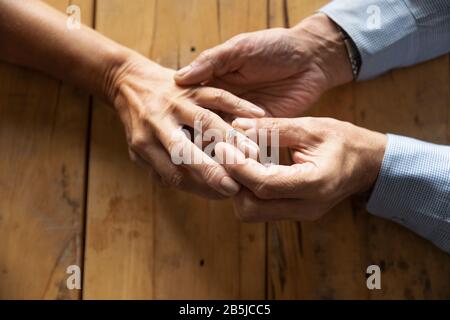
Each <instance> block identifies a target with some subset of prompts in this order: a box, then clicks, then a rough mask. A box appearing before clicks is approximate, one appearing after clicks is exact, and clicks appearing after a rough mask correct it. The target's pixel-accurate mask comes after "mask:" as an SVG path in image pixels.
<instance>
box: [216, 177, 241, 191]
mask: <svg viewBox="0 0 450 320" xmlns="http://www.w3.org/2000/svg"><path fill="white" fill-rule="evenodd" d="M220 186H221V187H222V189H223V191H224V195H225V196H233V195H235V194H236V193H238V192H239V189H240V187H239V185H238V184H237V183H236V182H234V180H233V179H231V178H230V177H223V178H222V180H221V181H220Z"/></svg>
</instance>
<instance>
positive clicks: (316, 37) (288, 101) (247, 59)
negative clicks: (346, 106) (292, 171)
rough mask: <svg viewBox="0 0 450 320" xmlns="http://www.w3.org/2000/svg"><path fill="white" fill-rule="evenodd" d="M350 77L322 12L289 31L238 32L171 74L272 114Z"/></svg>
mask: <svg viewBox="0 0 450 320" xmlns="http://www.w3.org/2000/svg"><path fill="white" fill-rule="evenodd" d="M352 79H353V76H352V71H351V65H350V62H349V59H348V55H347V50H346V47H345V43H344V41H343V40H342V36H341V34H340V31H339V30H338V28H337V27H336V26H335V25H334V23H333V22H332V21H331V20H330V19H329V18H328V17H327V16H326V15H324V14H316V15H314V16H311V17H309V18H307V19H305V20H304V21H302V22H301V23H300V24H299V25H298V26H295V27H294V28H291V29H282V28H279V29H269V30H263V31H258V32H252V33H246V34H241V35H238V36H236V37H234V38H232V39H230V40H228V41H227V42H225V43H224V44H221V45H219V46H217V47H215V48H212V49H209V50H206V51H205V52H203V53H202V54H201V55H200V56H199V57H198V58H197V59H196V60H194V61H193V62H192V63H191V64H190V65H189V66H187V67H185V68H183V69H181V70H180V71H178V72H177V73H176V75H175V80H176V81H177V83H178V84H180V85H192V84H201V83H205V82H207V83H209V84H210V85H213V86H217V87H220V88H223V89H225V90H228V91H231V92H233V93H235V94H237V95H239V96H240V97H242V98H244V99H246V100H248V101H251V102H253V103H255V104H256V105H259V106H261V107H263V108H264V109H265V110H266V111H267V113H268V114H270V115H272V116H274V117H295V116H299V115H300V114H302V113H303V112H304V111H305V110H306V109H307V108H309V107H310V106H311V105H312V104H313V102H315V101H316V100H317V99H318V98H319V97H320V95H321V94H322V93H323V92H324V91H326V90H328V89H330V88H332V87H335V86H337V85H340V84H343V83H346V82H349V81H351V80H352Z"/></svg>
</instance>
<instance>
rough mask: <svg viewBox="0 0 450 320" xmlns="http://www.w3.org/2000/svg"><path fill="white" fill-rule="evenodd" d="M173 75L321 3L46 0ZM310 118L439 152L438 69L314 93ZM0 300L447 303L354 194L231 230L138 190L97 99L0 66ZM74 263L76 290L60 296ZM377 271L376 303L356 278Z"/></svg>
mask: <svg viewBox="0 0 450 320" xmlns="http://www.w3.org/2000/svg"><path fill="white" fill-rule="evenodd" d="M47 2H48V3H50V4H51V5H53V6H55V7H57V8H58V9H60V10H61V11H65V9H66V7H67V6H68V5H69V4H77V5H79V6H80V8H81V9H82V20H83V23H85V24H87V25H91V26H93V27H95V28H96V29H97V30H98V31H99V32H101V33H103V34H105V35H107V36H108V37H110V38H112V39H114V40H115V41H118V42H120V43H122V44H124V45H126V46H128V47H131V48H133V49H135V50H137V51H139V52H140V53H141V54H143V55H145V56H147V57H149V58H151V59H153V60H154V61H156V62H158V63H160V64H162V65H164V66H166V67H170V68H173V69H177V68H179V67H182V66H184V65H186V64H188V63H189V62H190V61H191V60H192V59H194V58H195V57H196V56H197V55H198V54H199V53H200V52H201V51H203V50H204V49H207V48H209V47H212V46H214V45H216V44H219V43H221V42H223V41H225V40H227V39H228V38H230V37H232V36H233V35H236V34H239V33H242V32H248V31H253V30H259V29H265V28H268V27H289V26H293V25H295V24H296V23H298V21H300V20H301V19H303V18H305V17H307V16H308V15H310V14H312V13H313V12H314V11H315V10H317V9H318V8H320V7H321V6H322V5H324V4H325V3H326V2H327V1H326V0H129V1H125V0H77V1H69V0H52V1H47ZM311 114H312V115H314V116H330V117H335V118H339V119H342V120H346V121H350V122H354V123H356V124H358V125H361V126H364V127H367V128H370V129H373V130H378V131H381V132H393V133H399V134H403V135H409V136H413V137H417V138H420V139H424V140H427V141H432V142H437V143H442V144H449V143H450V61H449V57H448V56H445V57H441V58H439V59H435V60H433V61H430V62H428V63H424V64H421V65H418V66H415V67H412V68H408V69H402V70H397V71H394V72H391V73H388V74H386V75H384V76H382V77H379V78H377V79H376V80H372V81H368V82H364V83H358V84H350V85H346V86H342V87H339V88H336V89H334V90H332V91H331V92H328V93H327V94H325V95H324V96H323V97H322V99H321V100H320V101H319V102H318V103H317V105H316V106H315V107H314V108H313V110H312V112H311ZM0 152H1V157H0V299H11V298H19V299H82V298H83V299H109V298H114V299H166V298H167V299H169V298H172V299H183V298H184V299H264V298H269V299H350V298H353V299H381V298H387V299H403V298H406V299H419V298H426V299H429V298H441V299H442V298H445V299H450V255H448V254H445V253H443V252H442V251H439V250H438V249H437V248H435V247H434V246H433V245H431V244H430V243H429V242H427V241H426V240H423V239H421V238H419V237H418V236H416V235H414V234H413V233H412V232H410V231H408V230H406V229H404V228H402V227H400V226H398V225H396V224H394V223H392V222H389V221H384V220H382V219H379V218H376V217H373V216H371V215H369V214H368V213H367V212H366V211H365V204H364V199H362V198H361V197H359V196H354V197H352V198H351V199H347V200H345V201H343V202H342V203H341V204H339V205H338V206H337V207H336V208H334V209H333V210H332V212H331V213H330V214H329V215H327V216H326V217H325V218H323V219H322V220H320V221H319V222H315V223H303V222H277V223H271V224H267V225H266V224H243V223H241V222H239V221H238V220H237V219H236V218H235V216H234V213H233V208H232V204H231V202H230V201H221V202H215V201H207V200H203V199H201V198H198V197H195V196H192V195H189V194H186V193H182V192H178V191H174V190H171V189H165V188H161V187H159V186H157V185H156V184H153V183H152V181H151V179H150V177H148V176H147V175H146V174H145V172H143V171H142V170H141V169H140V168H138V167H135V165H133V164H132V163H131V161H130V160H129V158H128V151H127V145H126V141H125V137H124V133H123V129H122V126H121V124H120V122H119V120H118V118H117V117H116V115H115V114H114V112H113V111H112V110H111V108H110V107H109V106H107V105H105V104H104V103H102V102H101V101H98V100H97V99H90V98H89V97H88V96H87V95H86V94H84V93H81V92H79V91H78V90H76V89H74V88H72V87H70V86H68V85H65V84H64V85H63V84H61V83H59V82H58V81H56V80H53V79H50V78H48V77H46V76H44V75H41V74H38V73H36V72H33V71H30V70H25V69H22V68H18V67H14V66H10V65H7V64H0ZM73 264H75V265H79V266H80V267H81V269H82V271H83V287H82V290H72V291H71V290H68V289H67V287H66V279H67V277H68V275H67V274H66V268H67V267H68V266H69V265H73ZM371 264H378V265H380V266H381V268H382V272H383V273H382V289H381V290H374V291H369V290H368V289H367V288H366V268H367V266H369V265H371Z"/></svg>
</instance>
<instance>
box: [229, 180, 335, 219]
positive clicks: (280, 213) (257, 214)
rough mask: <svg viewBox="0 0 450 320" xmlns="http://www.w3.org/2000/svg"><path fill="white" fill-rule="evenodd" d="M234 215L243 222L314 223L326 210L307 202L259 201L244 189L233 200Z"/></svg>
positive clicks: (322, 206) (321, 206)
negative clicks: (279, 221)
mask: <svg viewBox="0 0 450 320" xmlns="http://www.w3.org/2000/svg"><path fill="white" fill-rule="evenodd" d="M233 204H234V208H235V213H236V215H237V216H238V218H239V219H241V220H243V221H245V222H270V221H277V220H286V219H288V220H301V221H314V220H317V219H318V218H319V217H321V216H322V215H323V214H324V213H325V212H326V211H328V208H327V207H325V206H324V205H321V204H316V203H314V202H310V201H307V200H292V199H275V200H261V199H259V198H258V197H256V196H255V195H254V194H253V193H252V192H251V191H249V190H248V189H246V188H242V190H241V191H240V192H239V193H238V194H237V195H236V196H235V197H234V198H233Z"/></svg>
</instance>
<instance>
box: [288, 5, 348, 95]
mask: <svg viewBox="0 0 450 320" xmlns="http://www.w3.org/2000/svg"><path fill="white" fill-rule="evenodd" d="M291 32H292V33H293V34H294V36H295V37H296V38H298V39H299V40H301V42H302V43H303V44H304V43H307V47H308V48H309V52H308V53H309V57H310V58H311V59H312V61H314V63H315V64H317V66H318V67H319V68H320V69H321V70H322V72H323V73H324V75H325V77H326V79H327V86H328V89H330V88H333V87H336V86H339V85H342V84H344V83H347V82H351V81H352V80H353V73H352V66H351V63H350V60H349V57H348V52H347V47H346V45H345V42H344V39H343V36H342V33H341V31H340V29H339V27H338V26H337V25H336V24H335V23H334V22H333V21H332V20H331V19H330V18H328V17H327V16H326V15H325V14H323V13H318V14H314V15H312V16H310V17H308V18H306V19H304V20H303V21H302V22H300V23H299V24H298V25H296V26H295V27H293V28H292V29H291ZM303 46H304V45H303ZM303 51H304V50H303Z"/></svg>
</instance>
